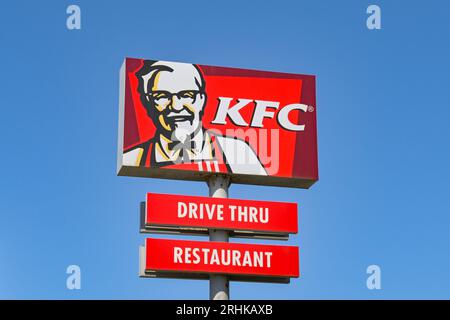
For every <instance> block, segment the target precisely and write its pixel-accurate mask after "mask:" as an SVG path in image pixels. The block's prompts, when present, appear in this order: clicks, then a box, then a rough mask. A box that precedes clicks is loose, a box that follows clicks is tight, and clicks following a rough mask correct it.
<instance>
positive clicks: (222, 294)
mask: <svg viewBox="0 0 450 320" xmlns="http://www.w3.org/2000/svg"><path fill="white" fill-rule="evenodd" d="M207 183H208V187H209V196H210V197H213V198H228V187H229V186H230V177H229V176H226V175H220V174H217V175H212V176H210V177H209V178H208V180H207ZM209 241H222V242H228V232H227V231H225V230H217V229H210V230H209ZM229 298H230V284H229V281H228V278H227V277H226V276H224V275H210V276H209V299H210V300H229Z"/></svg>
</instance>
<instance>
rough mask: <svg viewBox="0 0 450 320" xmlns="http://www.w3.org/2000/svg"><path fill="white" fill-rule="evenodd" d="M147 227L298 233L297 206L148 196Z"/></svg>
mask: <svg viewBox="0 0 450 320" xmlns="http://www.w3.org/2000/svg"><path fill="white" fill-rule="evenodd" d="M145 227H148V228H149V230H151V228H156V229H158V228H162V229H164V228H166V227H169V228H170V227H174V228H179V227H181V228H183V227H185V228H189V229H204V230H205V231H207V229H206V228H213V229H228V230H243V231H254V232H257V233H259V234H261V233H263V234H264V233H267V234H271V233H273V234H289V233H297V231H298V224H297V204H296V203H289V202H272V201H254V200H239V199H229V198H227V199H220V198H211V197H198V196H181V195H169V194H157V193H147V202H146V210H145Z"/></svg>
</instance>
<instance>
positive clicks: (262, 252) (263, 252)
mask: <svg viewBox="0 0 450 320" xmlns="http://www.w3.org/2000/svg"><path fill="white" fill-rule="evenodd" d="M298 251H299V250H298V247H293V246H276V245H261V244H242V243H228V242H205V241H186V240H166V239H152V238H148V239H146V242H145V247H143V248H142V249H141V253H140V259H141V267H140V268H141V269H140V275H141V276H143V277H145V276H160V277H173V278H178V277H184V278H207V277H208V275H209V274H225V275H229V276H230V279H231V280H250V281H251V280H257V281H264V280H263V279H264V278H267V280H269V281H275V282H280V279H279V280H274V279H275V278H284V279H285V278H291V277H294V278H297V277H299V255H298ZM283 282H285V281H283Z"/></svg>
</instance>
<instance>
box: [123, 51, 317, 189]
mask: <svg viewBox="0 0 450 320" xmlns="http://www.w3.org/2000/svg"><path fill="white" fill-rule="evenodd" d="M118 145H119V150H118V151H119V153H118V174H119V175H128V176H144V177H157V178H169V179H189V180H205V178H206V177H207V176H208V175H211V174H212V173H223V174H227V175H230V176H231V178H232V182H233V183H250V184H261V185H277V186H289V187H299V188H309V187H310V186H311V185H312V184H313V183H314V182H315V181H317V180H318V167H317V137H316V93H315V77H314V76H311V75H300V74H290V73H281V72H267V71H255V70H246V69H236V68H225V67H213V66H206V65H200V64H190V63H178V62H168V61H156V60H144V59H132V58H127V59H126V60H125V62H124V64H123V66H122V69H121V92H120V113H119V144H118Z"/></svg>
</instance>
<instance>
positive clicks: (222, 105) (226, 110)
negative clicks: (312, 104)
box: [211, 97, 308, 131]
mask: <svg viewBox="0 0 450 320" xmlns="http://www.w3.org/2000/svg"><path fill="white" fill-rule="evenodd" d="M233 100H234V99H233V98H228V97H219V106H218V107H217V113H216V117H215V118H214V120H213V121H212V122H211V123H213V124H223V125H225V124H227V120H226V118H227V116H228V118H229V119H230V121H231V122H232V123H233V124H234V125H236V126H240V127H248V126H249V124H248V123H247V122H246V121H245V120H244V119H243V117H242V116H241V114H240V110H241V109H242V108H245V107H247V106H248V105H250V104H251V103H253V105H254V111H253V116H252V119H251V122H250V127H255V128H263V127H264V125H263V120H264V118H273V117H274V116H275V112H274V111H269V110H268V109H273V110H277V109H279V107H280V103H279V102H277V101H263V100H250V99H242V98H240V99H237V102H236V103H235V104H234V105H233V106H230V105H231V102H232V101H233ZM293 110H301V111H303V112H306V111H307V110H308V106H307V105H305V104H301V103H292V104H288V105H286V106H284V107H282V108H281V109H280V111H278V114H277V121H278V123H279V124H280V126H281V127H283V128H284V129H286V130H291V131H304V130H305V125H302V124H295V123H293V122H292V121H291V120H290V119H289V114H290V112H291V111H293Z"/></svg>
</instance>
